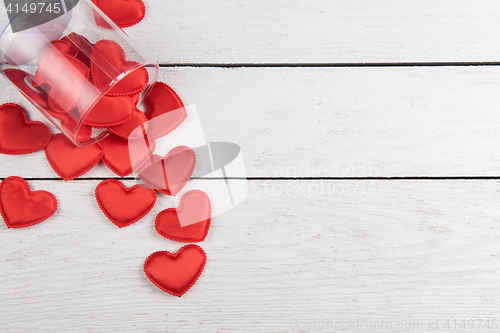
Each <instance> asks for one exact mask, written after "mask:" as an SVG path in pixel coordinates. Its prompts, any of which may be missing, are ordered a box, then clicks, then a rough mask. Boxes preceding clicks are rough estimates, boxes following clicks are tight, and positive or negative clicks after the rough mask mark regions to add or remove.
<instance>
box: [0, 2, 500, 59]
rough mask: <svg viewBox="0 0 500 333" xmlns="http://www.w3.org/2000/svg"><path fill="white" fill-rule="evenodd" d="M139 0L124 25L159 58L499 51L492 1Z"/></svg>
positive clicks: (446, 55)
mask: <svg viewBox="0 0 500 333" xmlns="http://www.w3.org/2000/svg"><path fill="white" fill-rule="evenodd" d="M144 2H145V5H146V17H145V19H144V20H143V21H142V22H141V23H139V24H138V25H136V26H134V27H130V28H127V29H125V30H126V32H127V33H128V34H129V35H130V36H131V37H132V38H133V39H134V40H135V41H136V42H137V44H138V45H140V46H141V47H142V48H143V49H144V50H146V52H147V53H148V54H150V55H151V56H152V57H153V58H154V59H156V60H157V61H158V62H160V63H172V64H175V63H205V64H213V63H365V62H368V63H373V62H375V63H377V62H457V61H460V62H462V61H465V62H471V61H472V62H475V61H498V54H499V52H500V44H499V43H498V38H496V31H499V29H500V19H499V18H500V14H499V13H500V3H499V2H498V1H495V0H440V1H431V0H425V1H423V0H409V1H397V0H376V1H369V2H366V1H365V2H360V1H354V0H349V1H345V0H335V1H331V0H315V1H304V0H292V1H290V0H288V1H282V0H254V1H251V2H249V1H241V0H238V1H232V0H215V1H210V2H200V1H165V0H144ZM0 15H1V17H0V23H1V27H2V29H3V27H4V26H5V25H6V23H7V22H8V20H7V16H6V12H5V11H4V10H1V11H0Z"/></svg>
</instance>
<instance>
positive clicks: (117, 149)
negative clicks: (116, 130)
mask: <svg viewBox="0 0 500 333" xmlns="http://www.w3.org/2000/svg"><path fill="white" fill-rule="evenodd" d="M99 143H100V144H101V145H102V147H103V150H104V155H103V156H102V160H103V162H104V164H106V166H107V167H108V168H109V169H111V171H113V172H114V173H116V174H117V175H118V176H120V177H125V176H127V175H129V174H131V173H132V171H133V170H132V164H131V162H130V154H129V145H128V141H127V140H125V139H122V138H120V137H118V136H116V135H114V134H109V135H108V136H107V137H105V138H104V139H102V140H101V141H99ZM151 143H152V147H151V149H152V150H154V149H155V146H154V145H155V142H154V141H151ZM150 157H151V156H150V154H149V153H148V151H143V152H142V157H141V158H142V159H143V160H144V162H146V161H147V160H148V159H149V158H150Z"/></svg>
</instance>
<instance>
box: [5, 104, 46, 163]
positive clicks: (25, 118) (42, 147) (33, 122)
mask: <svg viewBox="0 0 500 333" xmlns="http://www.w3.org/2000/svg"><path fill="white" fill-rule="evenodd" d="M4 106H14V107H16V108H19V109H20V110H21V113H22V114H23V116H24V121H25V122H26V124H39V125H43V126H45V128H46V129H47V134H48V135H49V136H48V138H47V140H46V143H45V144H44V145H43V146H41V148H40V149H37V150H33V151H29V152H24V153H5V152H3V151H1V150H0V153H1V154H4V155H26V154H31V153H34V152H37V151H40V150H43V149H45V148H47V146H48V145H49V143H50V140H51V139H52V135H51V134H50V131H49V128H48V127H47V125H45V124H44V123H42V122H40V121H36V120H34V121H30V120H28V117H27V116H26V111H25V110H24V108H23V107H22V106H20V105H18V104H15V103H4V104H2V105H0V110H1V109H2V108H3V107H4Z"/></svg>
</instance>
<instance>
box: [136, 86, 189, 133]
mask: <svg viewBox="0 0 500 333" xmlns="http://www.w3.org/2000/svg"><path fill="white" fill-rule="evenodd" d="M157 84H160V85H163V86H165V87H166V88H167V89H168V90H170V92H171V93H173V95H174V97H175V98H176V99H178V101H179V103H180V104H181V107H185V105H184V102H183V101H182V98H180V97H179V95H178V94H177V92H176V91H175V90H174V89H173V88H172V87H171V86H169V85H168V84H166V83H165V82H161V81H156V82H155V83H154V84H153V87H152V89H151V90H153V89H154V86H156V85H157ZM147 99H148V98H147V97H146V98H145V99H144V104H145V105H146V108H147V109H148V110H147V111H146V112H145V113H144V114H145V115H146V117H147V118H148V120H151V119H154V118H151V119H150V118H149V117H148V113H151V108H150V107H149V106H148V103H147V102H146V100H147ZM171 111H173V110H171ZM182 123H183V122H182ZM182 123H181V124H182ZM179 125H180V124H179ZM179 125H177V127H178V126H179ZM177 127H176V128H177ZM174 129H175V128H174ZM172 131H173V130H172Z"/></svg>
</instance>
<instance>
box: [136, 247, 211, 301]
mask: <svg viewBox="0 0 500 333" xmlns="http://www.w3.org/2000/svg"><path fill="white" fill-rule="evenodd" d="M206 262H207V255H206V254H205V251H203V249H202V248H201V247H199V246H197V245H194V244H189V245H186V246H183V247H182V248H180V249H179V251H177V253H176V254H172V253H170V252H167V251H158V252H155V253H153V254H152V255H150V256H149V257H148V259H146V262H145V263H144V272H145V273H146V275H147V277H148V278H149V280H151V282H153V283H154V284H155V285H156V286H157V287H158V288H160V289H161V290H163V291H166V292H167V293H169V294H172V295H174V296H178V297H181V296H182V295H184V294H185V293H186V291H188V290H189V289H190V288H191V287H192V286H193V285H194V284H195V283H196V281H197V280H198V278H199V277H200V275H201V273H202V272H203V268H205V263H206Z"/></svg>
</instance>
